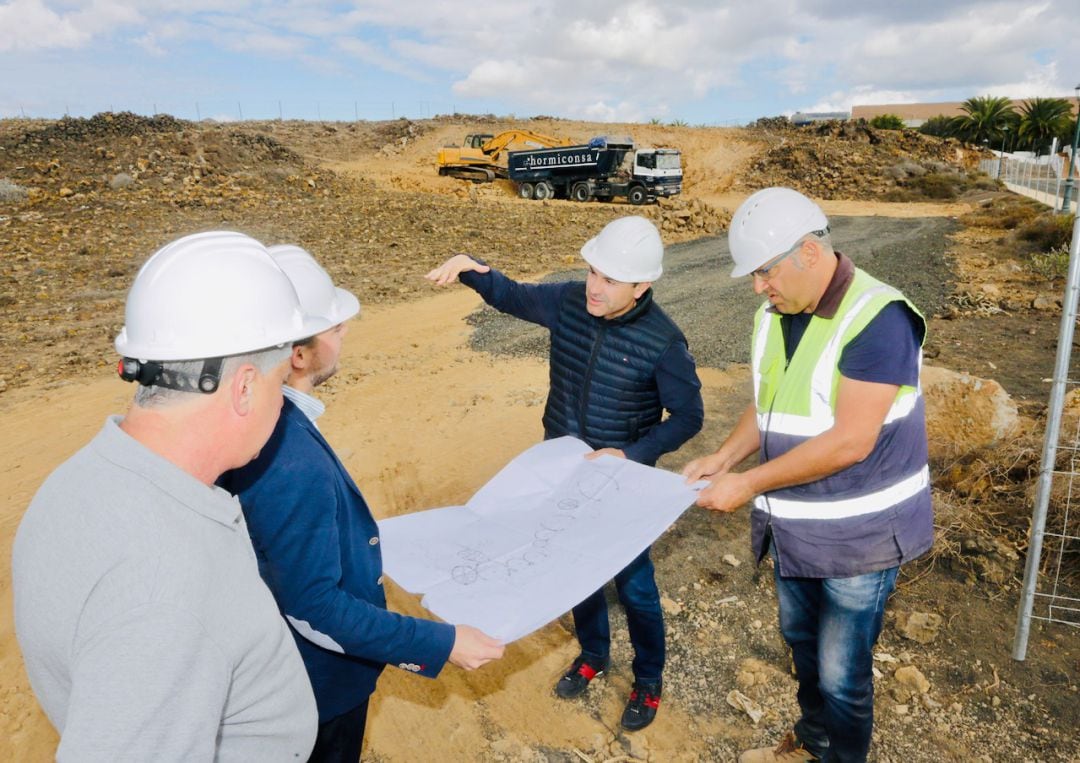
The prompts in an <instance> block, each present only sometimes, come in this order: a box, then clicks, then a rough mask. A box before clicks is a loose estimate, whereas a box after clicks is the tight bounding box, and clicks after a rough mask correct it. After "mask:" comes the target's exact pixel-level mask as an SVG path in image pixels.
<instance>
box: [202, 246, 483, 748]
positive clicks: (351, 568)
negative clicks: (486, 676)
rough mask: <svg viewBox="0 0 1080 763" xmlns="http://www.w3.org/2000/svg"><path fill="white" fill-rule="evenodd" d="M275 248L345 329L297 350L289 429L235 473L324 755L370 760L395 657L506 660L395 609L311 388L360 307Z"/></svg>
mask: <svg viewBox="0 0 1080 763" xmlns="http://www.w3.org/2000/svg"><path fill="white" fill-rule="evenodd" d="M270 253H271V255H273V256H274V259H275V260H276V261H277V263H278V264H279V265H280V266H281V268H282V269H283V270H284V271H285V272H286V274H287V275H288V276H289V278H290V280H291V281H292V282H293V285H294V286H295V287H296V291H297V294H298V295H299V297H300V303H301V304H302V305H303V306H304V309H305V310H307V311H310V312H311V314H313V315H320V316H323V317H326V318H327V319H329V321H330V323H331V324H333V326H334V327H333V328H331V329H329V330H327V331H324V332H323V333H321V334H318V335H316V336H314V337H311V338H310V339H307V340H305V341H303V342H298V343H297V344H296V345H295V346H294V347H293V354H292V372H291V374H290V376H289V378H288V380H287V382H286V386H285V387H284V388H283V391H284V394H285V403H284V407H283V408H282V412H281V418H280V419H279V421H278V424H277V427H276V428H275V429H274V432H273V434H272V435H271V436H270V440H269V442H267V444H266V446H265V447H264V448H263V449H262V452H261V453H260V454H259V456H258V458H256V459H255V460H254V461H252V462H251V463H250V464H248V465H247V466H245V467H243V468H242V469H238V470H236V471H233V472H229V473H228V474H226V475H225V476H224V477H223V478H222V480H221V484H222V486H224V487H226V488H227V489H228V490H230V491H231V492H233V493H235V494H236V495H238V496H239V497H240V502H241V505H242V506H243V510H244V516H245V518H246V519H247V524H248V530H249V532H250V533H251V540H252V543H253V545H254V547H255V553H256V556H257V558H258V562H259V571H260V573H261V574H262V576H263V578H264V579H265V580H266V583H267V585H268V586H269V587H270V590H271V591H272V592H273V594H274V597H275V598H276V599H277V602H278V606H279V607H280V608H281V611H282V613H283V614H284V615H285V618H286V619H287V620H288V622H289V625H290V626H291V627H292V631H293V635H294V637H295V638H296V642H297V645H298V647H299V649H300V655H301V657H303V659H304V665H305V666H306V667H307V671H308V676H309V677H310V679H311V685H312V688H313V689H314V691H315V700H316V703H317V704H318V709H319V733H318V738H317V739H316V742H315V749H314V750H313V751H312V754H311V758H310V760H312V761H351V762H352V763H355V761H357V760H359V758H360V750H361V746H362V744H363V736H364V725H365V721H366V718H367V707H368V699H369V697H370V695H371V693H372V692H373V691H374V690H375V682H376V680H377V679H378V677H379V674H380V673H381V672H382V669H383V667H384V666H385V665H386V664H390V665H396V666H397V667H399V668H401V669H402V670H408V671H411V672H414V673H419V674H420V675H423V676H427V677H429V678H434V677H435V676H437V675H438V674H439V671H441V670H442V667H443V665H445V664H446V662H448V661H449V662H452V663H454V664H455V665H458V666H459V667H462V668H465V669H466V670H472V669H474V668H477V667H480V666H481V665H483V664H485V663H487V662H489V661H490V660H493V659H497V658H499V657H501V656H502V652H503V647H502V645H501V644H500V643H498V642H496V641H495V640H493V639H491V638H489V637H488V636H486V635H484V634H483V633H481V632H480V631H478V630H476V629H475V628H471V627H470V626H467V625H459V626H453V625H448V624H446V623H439V622H434V621H431V620H423V619H418V618H414V617H406V616H404V615H399V614H397V613H394V612H389V611H387V609H386V596H385V593H384V591H383V587H382V583H383V577H382V556H381V554H380V552H379V530H378V526H377V525H376V524H375V519H374V518H373V517H372V515H371V511H370V510H369V509H368V506H367V503H366V502H365V501H364V497H363V495H361V493H360V490H359V488H357V486H356V484H355V483H354V482H353V481H352V479H351V478H350V477H349V474H348V472H347V471H346V470H345V467H344V466H343V465H342V463H341V462H340V461H339V460H338V458H337V456H336V455H335V454H334V451H333V449H332V448H331V447H330V445H329V444H328V443H327V442H326V440H325V439H324V438H323V436H322V434H321V433H320V432H319V428H318V425H317V424H316V419H317V418H318V417H319V415H321V414H322V412H323V410H324V406H323V404H322V403H321V402H320V401H319V400H318V399H316V398H315V397H313V396H312V395H311V393H312V391H313V390H314V388H315V387H316V386H318V385H319V384H321V383H322V382H324V381H326V380H327V379H329V378H330V377H331V376H333V374H334V373H335V372H336V371H337V365H338V357H339V355H340V353H341V344H342V340H343V339H344V336H345V332H346V324H345V321H347V320H348V319H350V318H352V317H353V316H354V315H356V314H357V312H359V310H360V303H359V302H358V301H357V299H356V297H355V296H353V295H352V294H350V293H349V292H347V291H345V290H344V289H339V288H335V287H334V285H333V283H332V282H331V280H330V277H329V276H328V275H327V274H326V271H324V270H323V269H322V268H321V267H320V266H319V265H318V263H316V262H315V260H314V259H313V258H312V257H311V255H310V254H308V253H307V252H306V251H304V250H303V249H300V248H299V247H295V246H275V247H271V248H270Z"/></svg>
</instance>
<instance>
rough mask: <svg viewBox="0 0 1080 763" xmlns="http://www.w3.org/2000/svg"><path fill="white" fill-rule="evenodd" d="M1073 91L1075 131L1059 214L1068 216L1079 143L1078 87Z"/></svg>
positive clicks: (1079, 92) (1079, 110)
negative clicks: (1074, 93) (1074, 95)
mask: <svg viewBox="0 0 1080 763" xmlns="http://www.w3.org/2000/svg"><path fill="white" fill-rule="evenodd" d="M1074 90H1075V91H1076V105H1077V107H1078V108H1077V112H1076V129H1075V130H1074V131H1073V144H1072V153H1071V154H1069V171H1068V172H1067V173H1066V174H1065V195H1064V196H1063V197H1062V198H1061V214H1063V215H1067V214H1069V202H1070V201H1071V199H1070V197H1071V196H1072V189H1073V187H1075V185H1076V181H1075V180H1073V162H1075V161H1076V144H1077V142H1080V85H1077V86H1076V87H1075V88H1074Z"/></svg>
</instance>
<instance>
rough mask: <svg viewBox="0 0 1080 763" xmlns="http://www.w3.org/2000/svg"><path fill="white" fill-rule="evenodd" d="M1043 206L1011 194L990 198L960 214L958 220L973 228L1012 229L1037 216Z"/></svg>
mask: <svg viewBox="0 0 1080 763" xmlns="http://www.w3.org/2000/svg"><path fill="white" fill-rule="evenodd" d="M1044 209H1045V207H1043V206H1042V205H1041V204H1039V203H1038V202H1035V201H1032V200H1031V199H1028V198H1025V197H1023V196H1016V195H1013V194H1009V195H1003V196H999V197H998V198H995V199H991V200H989V201H988V202H986V203H984V204H980V205H979V207H978V208H976V209H974V210H972V211H971V212H968V213H967V214H964V215H961V217H960V222H961V223H962V224H964V225H966V226H969V227H974V228H995V229H999V230H1013V229H1015V228H1018V227H1020V226H1021V225H1023V224H1025V223H1027V222H1029V221H1031V220H1033V219H1034V218H1035V217H1037V216H1038V215H1039V214H1040V213H1041V212H1042V210H1044Z"/></svg>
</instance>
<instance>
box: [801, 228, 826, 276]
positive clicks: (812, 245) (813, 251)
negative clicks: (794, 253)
mask: <svg viewBox="0 0 1080 763" xmlns="http://www.w3.org/2000/svg"><path fill="white" fill-rule="evenodd" d="M808 245H809V246H808ZM824 253H825V249H824V247H822V246H821V242H820V241H818V240H817V239H816V238H814V237H813V236H811V237H810V238H808V239H806V240H805V241H804V242H803V247H802V254H803V258H804V261H805V262H806V266H807V267H808V268H812V267H814V266H815V265H817V264H818V262H819V261H820V260H821V255H822V254H824Z"/></svg>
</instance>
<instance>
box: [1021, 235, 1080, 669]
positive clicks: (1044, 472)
mask: <svg viewBox="0 0 1080 763" xmlns="http://www.w3.org/2000/svg"><path fill="white" fill-rule="evenodd" d="M1078 296H1080V217H1077V218H1076V220H1075V221H1074V222H1073V232H1072V245H1071V246H1070V247H1069V281H1068V284H1067V285H1066V287H1065V305H1064V309H1063V310H1062V311H1061V329H1060V331H1059V333H1058V346H1057V360H1056V361H1055V362H1054V382H1053V385H1052V386H1051V387H1050V407H1049V408H1048V409H1047V413H1046V439H1045V440H1044V441H1043V454H1042V465H1041V467H1040V470H1039V484H1038V489H1037V491H1036V493H1035V511H1034V513H1033V514H1032V517H1031V532H1030V534H1029V535H1028V553H1027V565H1026V566H1025V569H1024V589H1023V593H1022V594H1021V595H1020V613H1019V616H1018V617H1017V619H1016V637H1015V638H1014V639H1013V653H1012V656H1013V659H1014V660H1020V661H1023V659H1024V658H1025V657H1026V656H1027V643H1028V634H1029V633H1030V631H1031V610H1032V608H1033V607H1034V606H1035V588H1036V583H1037V582H1038V578H1039V561H1040V557H1041V556H1042V543H1043V533H1044V532H1045V530H1046V509H1047V507H1048V506H1049V505H1050V486H1051V482H1052V481H1053V476H1054V465H1055V463H1056V460H1057V446H1058V436H1059V435H1060V431H1061V410H1062V408H1063V407H1064V402H1065V383H1066V381H1067V380H1068V376H1069V358H1070V355H1071V354H1072V343H1073V329H1075V328H1076V302H1077V297H1078Z"/></svg>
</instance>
